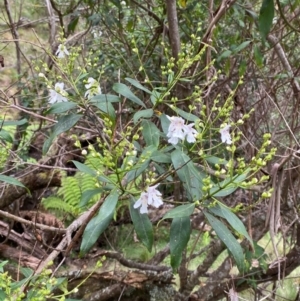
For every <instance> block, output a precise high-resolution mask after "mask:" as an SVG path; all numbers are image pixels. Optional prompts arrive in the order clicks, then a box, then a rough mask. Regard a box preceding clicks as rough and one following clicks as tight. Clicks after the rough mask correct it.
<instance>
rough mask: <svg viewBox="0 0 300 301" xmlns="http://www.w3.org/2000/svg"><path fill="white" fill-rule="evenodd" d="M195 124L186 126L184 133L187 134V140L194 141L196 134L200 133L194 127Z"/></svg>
mask: <svg viewBox="0 0 300 301" xmlns="http://www.w3.org/2000/svg"><path fill="white" fill-rule="evenodd" d="M194 125H195V124H194V123H191V124H187V125H185V126H184V129H183V130H184V133H185V135H186V141H187V142H189V143H193V142H195V141H196V138H195V137H196V135H197V134H198V133H197V131H196V130H195V129H194V128H193V126H194Z"/></svg>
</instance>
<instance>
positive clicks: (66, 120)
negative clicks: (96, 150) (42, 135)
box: [43, 114, 82, 155]
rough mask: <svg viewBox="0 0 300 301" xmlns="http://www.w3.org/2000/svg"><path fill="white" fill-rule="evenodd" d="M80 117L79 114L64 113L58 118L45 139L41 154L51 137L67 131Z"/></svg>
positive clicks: (47, 148) (48, 146)
mask: <svg viewBox="0 0 300 301" xmlns="http://www.w3.org/2000/svg"><path fill="white" fill-rule="evenodd" d="M81 117H82V115H80V114H71V115H65V116H62V117H61V118H59V119H58V122H57V123H56V124H55V125H54V127H53V131H52V134H51V135H50V137H49V138H48V139H47V140H46V141H45V143H44V145H43V154H44V155H45V154H46V153H47V152H48V150H49V148H50V146H51V143H52V141H53V139H54V138H55V137H56V136H58V135H59V134H61V133H63V132H66V131H68V130H69V129H70V128H72V127H73V126H74V125H75V124H76V123H77V122H78V121H79V119H80V118H81Z"/></svg>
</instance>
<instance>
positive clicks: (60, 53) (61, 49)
mask: <svg viewBox="0 0 300 301" xmlns="http://www.w3.org/2000/svg"><path fill="white" fill-rule="evenodd" d="M69 54H70V53H69V51H68V49H67V48H66V46H65V45H63V44H60V45H59V46H58V48H57V50H56V52H55V55H57V57H58V58H59V59H63V58H64V57H65V56H66V55H67V56H68V55H69Z"/></svg>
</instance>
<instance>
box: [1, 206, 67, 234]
mask: <svg viewBox="0 0 300 301" xmlns="http://www.w3.org/2000/svg"><path fill="white" fill-rule="evenodd" d="M0 216H2V217H6V218H8V219H10V220H14V221H16V222H19V223H21V224H25V225H29V226H32V227H35V228H38V229H41V230H46V231H51V232H57V233H66V229H61V228H56V227H52V226H46V225H43V224H39V223H36V222H31V221H29V220H26V219H24V218H22V217H19V216H16V215H13V214H10V213H8V212H6V211H2V210H0Z"/></svg>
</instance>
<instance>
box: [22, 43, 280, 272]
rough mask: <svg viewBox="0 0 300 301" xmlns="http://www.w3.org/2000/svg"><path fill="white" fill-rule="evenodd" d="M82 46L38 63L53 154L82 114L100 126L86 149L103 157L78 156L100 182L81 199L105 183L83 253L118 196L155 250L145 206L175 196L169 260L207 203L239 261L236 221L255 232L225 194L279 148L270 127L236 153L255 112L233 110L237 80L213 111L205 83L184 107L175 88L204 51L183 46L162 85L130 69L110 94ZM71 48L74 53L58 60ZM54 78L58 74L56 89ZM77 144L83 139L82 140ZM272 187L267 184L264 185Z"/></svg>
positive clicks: (174, 259) (247, 182)
mask: <svg viewBox="0 0 300 301" xmlns="http://www.w3.org/2000/svg"><path fill="white" fill-rule="evenodd" d="M78 54H79V49H76V48H73V49H67V47H66V46H65V44H64V43H62V44H60V45H59V47H58V50H57V52H56V57H54V58H53V60H55V62H56V64H57V70H55V72H54V71H50V70H48V69H47V67H40V66H37V67H36V69H37V71H38V72H39V78H40V79H41V81H43V83H44V84H46V86H47V87H48V91H49V98H48V104H47V106H48V107H49V108H48V110H47V111H46V114H48V115H49V114H51V116H53V118H54V119H55V121H56V123H55V125H54V126H53V127H52V130H51V133H50V135H49V136H48V138H47V139H46V141H45V142H44V145H43V154H44V155H47V156H51V150H52V148H51V147H52V145H55V144H54V141H55V139H56V138H57V137H58V136H59V135H60V134H62V133H64V132H67V131H69V130H70V129H72V128H74V127H75V126H78V125H79V126H80V124H81V123H83V124H88V127H87V129H88V130H89V129H91V130H92V131H93V133H97V136H98V138H97V143H96V144H94V145H93V144H90V145H89V146H88V148H87V149H84V150H82V151H81V154H82V155H83V156H87V154H88V155H89V156H90V157H93V156H94V157H97V158H98V159H99V160H100V161H101V164H98V165H92V166H90V165H87V164H85V163H84V162H83V163H82V162H78V161H73V163H74V165H75V166H76V167H77V169H78V170H79V171H80V172H82V173H86V174H89V175H91V176H92V177H93V178H94V179H96V184H95V187H94V188H93V189H89V190H88V191H86V192H84V193H83V194H82V199H81V200H78V206H81V207H82V208H81V209H82V210H84V208H85V209H88V206H89V204H90V203H89V201H90V200H91V199H92V198H93V196H95V195H99V193H100V194H101V200H102V201H103V204H102V205H101V207H100V209H99V212H98V213H97V214H96V215H95V216H94V217H93V218H92V219H91V220H90V221H89V223H88V224H87V226H86V228H85V231H84V233H83V238H82V243H81V248H80V251H81V254H82V255H83V254H85V253H87V252H88V251H89V250H90V249H91V247H92V246H93V245H94V243H95V242H96V241H97V239H98V237H99V236H100V235H101V234H102V233H103V231H105V229H106V228H107V227H108V226H109V224H110V222H111V220H112V219H113V216H114V215H115V211H116V208H117V207H118V206H117V205H118V204H120V203H123V202H124V201H125V202H128V204H129V211H130V216H131V219H132V222H133V225H134V228H135V231H136V233H137V237H138V238H139V240H140V241H141V242H142V243H143V244H144V245H145V246H146V247H147V249H148V250H149V251H151V249H152V245H153V240H154V239H153V226H152V224H151V222H150V220H149V217H148V212H149V208H151V207H152V208H159V207H160V206H164V204H166V203H170V204H171V205H172V207H171V209H169V211H168V212H167V213H166V214H165V216H164V217H163V218H164V219H171V220H172V223H171V228H170V253H171V266H172V267H173V269H177V268H178V266H179V264H180V262H181V256H182V252H183V251H184V249H185V248H186V246H187V244H188V242H189V239H190V233H191V222H190V218H191V215H192V214H193V213H194V212H195V210H196V209H197V210H198V211H199V210H200V211H201V212H203V214H204V215H205V217H206V219H207V222H208V223H210V224H211V226H212V227H213V229H214V230H215V232H216V234H217V235H218V236H219V238H220V239H221V240H222V241H223V243H224V244H225V245H226V246H227V248H228V249H229V250H230V252H231V254H232V256H233V258H234V259H235V262H236V264H237V267H238V268H239V270H240V271H243V270H244V269H245V262H244V255H243V249H242V247H241V245H240V243H239V241H238V240H237V239H236V238H235V237H234V236H233V234H232V231H235V232H236V233H238V234H239V235H241V236H243V237H245V238H246V239H247V240H248V242H249V244H250V245H252V246H253V241H252V239H251V237H250V236H249V234H248V233H247V231H246V228H245V226H244V225H243V224H242V222H241V221H240V220H239V218H238V217H237V216H236V215H235V213H234V212H235V211H238V210H242V209H241V208H240V207H238V208H229V207H228V206H227V204H226V202H225V201H222V200H223V198H225V197H227V196H229V195H230V194H232V193H233V192H234V191H236V190H237V189H238V188H243V189H249V188H250V187H251V186H253V185H255V184H259V183H262V182H263V181H265V180H266V179H267V177H266V176H260V177H257V174H258V172H259V170H260V168H261V167H262V166H265V165H266V163H267V161H269V160H270V159H271V158H272V156H273V154H274V152H275V149H271V150H268V149H267V148H268V145H269V144H270V135H269V134H265V136H264V140H263V141H262V144H261V147H260V148H259V149H258V151H257V154H256V156H255V157H253V158H251V160H246V159H245V158H243V157H239V156H238V155H237V153H236V149H237V147H236V145H237V144H238V143H239V141H240V139H241V132H240V130H239V125H241V124H243V123H244V121H245V120H246V119H247V118H249V116H250V115H249V114H250V113H251V112H249V113H246V114H244V115H243V116H242V117H241V118H240V119H239V120H236V121H234V120H233V118H232V117H231V112H232V107H233V96H234V93H235V91H234V90H233V91H232V93H230V94H229V95H228V97H227V99H225V100H224V101H222V102H220V100H219V99H216V100H215V102H214V103H213V104H212V107H211V108H209V111H210V112H211V113H210V114H207V112H208V108H207V106H206V104H204V102H203V101H202V98H201V95H202V91H201V89H200V88H199V87H195V89H194V92H193V93H192V94H191V96H189V99H188V100H189V102H190V103H191V104H190V105H188V106H187V107H185V106H181V105H180V100H178V99H177V98H176V97H171V95H172V93H173V91H174V87H176V85H178V82H179V81H180V80H181V79H182V76H183V73H184V71H185V70H187V69H188V68H189V67H190V66H191V65H192V64H193V63H194V62H195V61H197V60H199V58H200V57H201V55H202V53H199V54H198V55H196V56H194V55H193V54H192V52H191V53H189V52H187V53H182V54H180V57H179V59H178V62H177V65H178V68H177V71H176V72H174V71H173V69H174V61H173V59H170V61H169V62H168V64H167V66H162V77H166V84H165V85H164V86H162V87H156V86H155V85H154V84H152V83H151V81H150V80H149V79H147V82H146V83H141V82H139V81H137V80H136V79H132V78H125V80H126V82H127V83H129V84H128V85H126V84H124V83H115V84H114V85H113V87H112V91H111V92H110V93H108V94H103V93H102V89H101V84H100V83H101V74H102V71H100V72H99V76H98V78H99V80H96V79H95V78H94V77H92V76H95V75H94V72H95V71H94V70H90V71H89V70H87V68H86V67H80V66H78V65H77V58H78ZM66 56H67V57H68V59H67V60H62V58H64V57H66ZM91 61H92V59H91V58H89V57H88V58H87V59H86V61H84V64H85V66H90V65H92V64H91ZM43 68H44V69H43ZM57 73H58V75H57ZM45 74H47V76H46V75H45ZM53 82H56V84H55V85H54V89H53V84H52V83H53ZM241 82H242V81H240V82H239V83H238V85H239V84H241ZM238 85H237V86H236V88H237V87H238ZM67 91H68V92H67ZM142 95H144V96H143V97H142ZM141 97H142V99H141ZM230 130H231V132H230ZM220 135H221V137H220ZM74 139H75V140H78V136H76V135H74ZM76 146H77V147H78V148H81V144H80V143H79V141H78V143H77V142H76ZM54 149H55V148H54ZM236 162H238V164H235V163H236ZM19 184H20V183H19ZM158 188H159V189H158ZM173 192H174V193H173ZM269 196H270V192H268V191H265V192H264V194H263V195H262V197H269ZM220 217H221V218H222V219H223V220H226V223H224V222H223V221H222V220H220Z"/></svg>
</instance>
